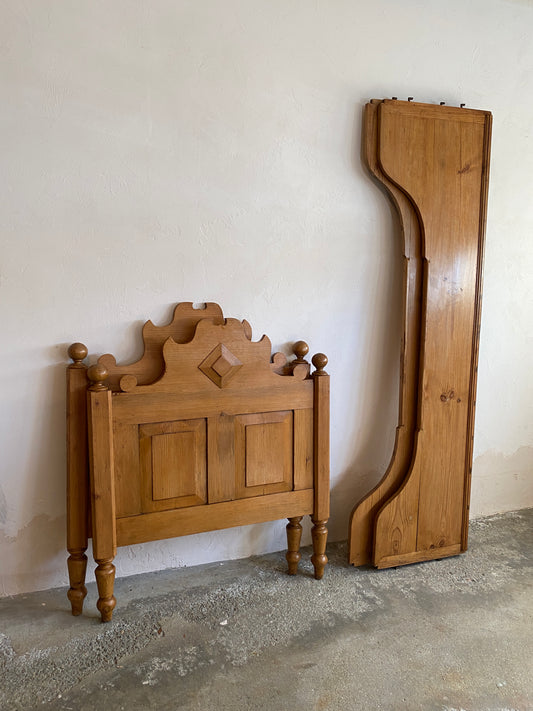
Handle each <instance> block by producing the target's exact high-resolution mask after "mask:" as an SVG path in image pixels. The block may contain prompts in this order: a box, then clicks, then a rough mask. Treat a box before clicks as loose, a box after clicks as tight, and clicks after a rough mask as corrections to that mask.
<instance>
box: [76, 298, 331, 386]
mask: <svg viewBox="0 0 533 711" xmlns="http://www.w3.org/2000/svg"><path fill="white" fill-rule="evenodd" d="M142 337H143V342H144V353H143V355H142V356H141V358H140V359H139V360H138V361H136V362H135V363H130V364H127V365H122V364H120V363H117V361H116V359H115V357H114V356H113V355H111V354H109V353H107V354H105V355H102V356H100V357H99V358H98V361H97V363H96V364H95V365H93V366H92V367H90V368H89V369H88V373H87V374H88V378H89V380H90V381H91V383H92V385H91V389H93V390H100V389H110V390H112V391H113V392H133V391H139V389H140V388H142V389H143V390H142V391H143V392H172V391H173V390H175V389H176V388H178V389H179V390H180V392H197V391H198V390H210V389H211V390H212V389H213V388H219V389H226V388H233V387H242V386H247V385H249V384H251V383H252V382H254V383H255V384H256V385H258V384H261V385H269V384H270V385H272V386H275V384H276V382H278V383H279V380H278V378H279V376H291V377H292V378H294V380H295V381H298V380H304V379H306V378H307V377H309V375H310V365H309V362H308V361H307V360H306V359H305V356H306V355H307V354H308V352H309V347H308V345H307V343H305V341H297V342H296V343H295V344H294V346H293V353H294V355H295V356H296V357H295V358H294V359H293V360H291V361H288V359H287V357H286V356H285V355H284V354H283V353H274V354H273V355H271V348H272V346H271V342H270V339H269V338H268V337H267V336H263V337H262V338H261V339H260V340H259V341H256V342H254V341H252V329H251V326H250V324H249V323H248V321H246V320H243V321H239V320H238V319H234V318H227V319H226V318H224V315H223V313H222V309H221V308H220V306H219V305H218V304H215V303H207V304H206V305H205V307H204V308H203V309H197V308H194V306H193V304H192V302H182V303H178V304H177V305H176V307H175V309H174V313H173V317H172V320H171V322H170V323H168V324H165V325H163V326H155V325H154V324H153V323H152V321H147V322H146V323H145V324H144V326H143V329H142ZM87 352H88V351H87V348H86V347H85V346H84V345H83V344H81V343H80V344H73V345H72V346H71V347H70V349H69V355H70V357H71V358H72V359H73V360H74V365H80V364H81V361H82V360H83V359H84V358H85V357H86V356H87ZM313 363H314V365H315V368H316V369H317V370H316V371H315V374H317V375H322V374H325V370H324V368H325V366H326V364H327V357H326V356H325V355H324V354H321V353H319V354H316V355H315V356H314V357H313Z"/></svg>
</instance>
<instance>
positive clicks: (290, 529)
mask: <svg viewBox="0 0 533 711" xmlns="http://www.w3.org/2000/svg"><path fill="white" fill-rule="evenodd" d="M302 518H303V517H302V516H295V517H294V518H290V519H289V523H288V524H287V554H286V556H285V558H286V559H287V563H288V564H289V575H296V572H297V570H298V563H299V562H300V558H301V557H302V554H301V553H300V541H301V539H302V526H301V524H300V521H301V520H302Z"/></svg>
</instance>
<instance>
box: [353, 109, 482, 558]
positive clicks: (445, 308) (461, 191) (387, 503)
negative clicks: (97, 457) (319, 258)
mask: <svg viewBox="0 0 533 711" xmlns="http://www.w3.org/2000/svg"><path fill="white" fill-rule="evenodd" d="M491 124H492V117H491V114H490V113H489V112H487V111H474V110H470V109H465V108H455V107H448V106H433V105H430V104H418V103H412V102H410V101H397V100H385V101H376V100H373V101H372V102H370V103H369V104H367V106H366V108H365V117H364V135H363V154H364V157H365V160H366V164H367V167H368V168H369V170H370V172H371V173H372V175H373V176H374V177H375V178H376V180H377V181H378V182H379V183H380V184H381V185H382V186H383V187H384V189H385V190H386V192H387V193H388V196H389V197H390V199H391V201H392V203H393V205H394V206H395V208H396V210H397V212H398V215H399V217H400V223H401V227H402V238H403V249H404V280H403V284H404V302H403V303H404V309H403V311H404V316H403V318H404V334H403V339H402V353H401V378H400V409H399V422H398V428H397V430H396V442H395V447H394V452H393V456H392V460H391V463H390V465H389V468H388V470H387V471H386V473H385V475H384V477H383V478H382V480H381V481H380V482H379V483H378V485H377V486H376V487H375V488H374V489H373V490H372V491H371V492H370V493H369V494H367V495H366V496H365V497H364V498H363V500H362V501H360V502H359V503H358V504H357V505H356V506H355V508H354V509H353V512H352V515H351V519H350V528H349V536H348V538H349V560H350V562H351V563H353V564H354V565H363V564H367V563H372V564H373V565H375V566H377V567H380V568H385V567H390V566H397V565H402V564H405V563H413V562H418V561H423V560H430V559H432V558H442V557H444V556H450V555H455V554H457V553H460V552H462V551H464V550H466V547H467V539H468V512H469V501H470V477H471V467H472V439H473V433H474V406H475V392H476V374H477V356H478V341H479V323H480V314H481V285H482V264H483V246H484V235H485V221H486V209H487V188H488V173H489V155H490V136H491Z"/></svg>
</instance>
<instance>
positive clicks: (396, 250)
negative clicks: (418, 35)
mask: <svg viewBox="0 0 533 711" xmlns="http://www.w3.org/2000/svg"><path fill="white" fill-rule="evenodd" d="M360 111H361V110H360V108H359V107H358V109H357V113H356V116H355V120H354V125H353V132H352V156H353V163H352V165H353V169H354V171H355V172H357V173H361V167H363V168H364V170H363V176H362V177H363V179H367V180H369V181H370V182H372V184H373V185H375V186H376V188H378V189H379V192H380V193H381V194H382V195H383V203H384V205H385V204H386V205H387V206H388V209H389V211H390V218H391V223H392V230H391V234H390V236H389V237H388V238H389V239H390V241H391V242H390V244H391V252H390V254H391V255H392V265H391V266H390V270H389V271H388V272H387V277H388V279H387V280H385V279H380V278H379V273H378V278H377V279H376V281H375V283H374V294H373V295H372V296H371V297H370V298H369V299H368V302H369V303H371V304H373V305H375V304H376V303H377V302H380V303H381V306H382V308H384V312H385V313H386V314H387V315H388V316H387V318H386V319H384V318H383V317H382V316H381V317H380V318H378V317H376V316H375V314H373V313H372V312H369V313H367V314H366V316H367V318H368V320H370V322H371V323H372V324H373V325H372V327H371V328H368V329H367V332H368V333H371V338H370V340H369V341H368V342H367V343H364V344H362V345H361V351H362V355H361V358H360V361H359V363H360V366H359V367H360V369H361V371H360V372H359V373H356V372H354V373H353V377H354V380H355V381H358V382H359V384H360V389H359V391H358V392H357V390H356V388H354V387H353V384H351V388H353V391H354V392H355V393H356V394H355V396H354V401H355V407H354V408H353V413H354V414H353V420H352V421H354V422H355V423H356V425H355V427H356V431H355V436H354V437H353V439H354V441H355V442H357V444H356V446H355V447H354V452H353V461H352V463H351V464H350V465H349V466H348V467H347V468H346V469H345V471H344V472H343V473H342V474H341V475H340V476H339V477H338V478H337V481H336V484H335V485H334V486H333V487H332V490H331V511H332V517H331V520H330V524H329V530H330V534H331V540H344V539H346V537H347V535H348V523H349V518H350V514H351V512H352V510H353V508H354V507H355V506H356V505H357V504H358V503H359V501H360V500H361V499H362V498H364V497H365V496H366V494H367V493H369V492H370V490H371V489H372V488H373V487H374V486H375V485H376V484H377V483H378V482H379V481H380V479H381V478H382V477H383V476H384V474H385V472H386V469H387V467H388V464H389V461H390V459H391V457H392V452H393V448H394V438H395V433H396V427H397V425H398V410H399V397H400V393H399V388H400V379H399V378H400V346H401V338H402V330H403V323H402V313H403V311H402V304H403V294H402V288H403V285H402V274H403V271H402V266H403V261H402V260H403V250H402V239H401V234H402V227H401V224H400V218H399V215H398V212H397V211H396V209H395V208H394V206H393V204H392V202H391V201H390V198H389V196H388V193H387V191H386V190H385V189H384V187H383V185H382V184H381V183H379V182H378V181H376V180H374V179H373V177H372V175H371V173H370V172H369V171H367V170H366V168H365V167H364V166H365V165H366V164H365V160H364V156H363V147H362V140H361V114H360ZM363 112H364V107H363ZM376 229H377V228H376ZM375 324H379V325H380V326H379V328H377V327H376V326H375ZM332 387H335V385H334V382H333V383H332ZM358 402H364V403H366V408H365V410H364V411H362V410H361V409H360V408H359V407H358V405H357V403H358ZM349 419H352V418H349ZM344 436H347V434H346V433H345V435H344Z"/></svg>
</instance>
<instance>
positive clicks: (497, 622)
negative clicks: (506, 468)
mask: <svg viewBox="0 0 533 711" xmlns="http://www.w3.org/2000/svg"><path fill="white" fill-rule="evenodd" d="M532 534H533V509H527V510H523V511H519V512H516V513H511V514H504V515H501V516H495V517H491V518H487V519H480V520H477V521H475V522H473V523H472V525H471V533H470V550H469V551H468V552H467V553H466V554H464V555H462V556H458V557H456V558H450V559H445V560H441V561H434V562H430V563H423V564H419V565H411V566H407V567H404V568H397V569H392V570H386V571H377V570H373V569H355V568H353V567H350V566H348V565H347V564H346V545H345V544H334V545H331V546H329V547H328V555H329V557H330V564H329V565H328V567H327V569H326V574H325V576H324V579H323V580H322V581H316V580H314V579H313V578H312V575H311V571H312V568H311V565H310V564H309V562H308V556H309V551H308V550H304V551H303V552H304V554H305V561H304V558H302V564H301V571H300V574H299V575H298V576H296V577H288V576H287V575H286V574H285V569H286V568H285V560H284V554H283V553H279V554H271V555H265V556H258V557H254V558H251V559H246V560H241V561H234V562H228V563H218V564H210V565H204V566H198V567H195V568H186V569H180V570H169V571H163V572H158V573H151V574H147V575H139V576H134V577H130V578H123V579H122V580H120V579H119V580H117V583H116V587H115V593H116V597H117V600H118V604H117V608H116V611H115V616H114V621H113V622H112V623H111V624H107V625H102V624H101V623H100V622H99V619H98V616H97V613H96V610H95V608H94V605H95V601H96V591H95V588H94V586H91V587H90V590H89V594H88V596H87V599H86V604H85V606H86V611H85V613H84V615H83V616H82V617H78V618H73V617H72V616H71V615H70V614H69V612H68V602H67V599H66V596H65V594H66V589H59V590H48V591H45V592H40V593H32V594H26V595H21V596H17V597H12V598H4V599H3V600H0V631H1V632H0V679H1V681H2V683H1V685H0V708H1V709H10V710H11V709H34V708H39V709H59V710H67V709H72V710H73V711H74V710H75V711H84V710H89V709H90V710H91V711H93V709H105V711H114V710H115V709H125V710H126V709H127V710H128V711H136V710H137V709H139V710H141V709H143V710H145V709H156V708H157V709H172V710H174V709H182V710H183V711H193V709H194V710H196V711H210V710H211V709H215V710H216V711H230V710H231V711H235V710H239V711H246V710H248V709H253V710H254V711H256V710H260V711H274V710H275V711H288V710H289V709H290V710H291V711H297V710H298V709H305V710H306V711H311V710H316V711H341V710H342V711H347V710H348V711H350V710H352V709H354V710H355V709H364V710H365V711H373V710H374V709H390V710H396V709H409V710H415V709H420V710H422V711H433V710H435V711H460V710H461V709H463V710H465V711H496V710H499V711H511V710H512V711H526V710H531V709H533V625H532V617H533V535H532Z"/></svg>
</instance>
